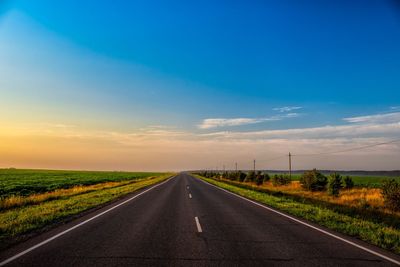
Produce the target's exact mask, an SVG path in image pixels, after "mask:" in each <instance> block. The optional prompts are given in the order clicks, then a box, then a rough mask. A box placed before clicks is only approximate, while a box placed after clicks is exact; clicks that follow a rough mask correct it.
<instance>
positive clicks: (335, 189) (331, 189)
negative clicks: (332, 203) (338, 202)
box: [328, 173, 343, 197]
mask: <svg viewBox="0 0 400 267" xmlns="http://www.w3.org/2000/svg"><path fill="white" fill-rule="evenodd" d="M342 188H343V185H342V176H340V174H338V173H332V174H331V175H330V176H329V183H328V193H329V194H330V195H332V196H335V197H338V196H339V193H340V189H342Z"/></svg>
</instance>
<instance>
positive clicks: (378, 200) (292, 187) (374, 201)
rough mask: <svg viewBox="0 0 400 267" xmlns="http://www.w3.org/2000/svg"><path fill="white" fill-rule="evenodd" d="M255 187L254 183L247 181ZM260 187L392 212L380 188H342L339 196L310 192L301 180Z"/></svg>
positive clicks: (269, 183) (268, 183)
mask: <svg viewBox="0 0 400 267" xmlns="http://www.w3.org/2000/svg"><path fill="white" fill-rule="evenodd" d="M245 184H248V185H251V186H254V187H257V186H256V185H254V184H252V183H245ZM259 188H265V189H268V190H270V191H276V192H278V191H281V192H284V193H287V194H291V195H297V196H303V197H306V198H312V199H318V200H322V201H326V202H330V203H335V204H340V205H346V206H352V207H360V206H371V207H375V208H379V209H382V210H385V211H387V212H390V211H388V210H386V209H385V207H384V203H383V197H382V193H381V189H379V188H353V189H342V190H341V191H340V194H339V196H338V197H334V196H331V195H328V194H327V193H326V192H310V191H306V190H304V189H303V188H302V187H301V185H300V183H299V181H293V182H292V183H290V184H289V185H282V186H273V185H272V183H271V182H267V183H264V184H263V185H261V186H259Z"/></svg>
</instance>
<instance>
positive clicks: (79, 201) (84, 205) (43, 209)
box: [0, 169, 172, 249]
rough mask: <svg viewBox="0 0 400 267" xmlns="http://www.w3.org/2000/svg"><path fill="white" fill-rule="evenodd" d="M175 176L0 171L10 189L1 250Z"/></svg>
mask: <svg viewBox="0 0 400 267" xmlns="http://www.w3.org/2000/svg"><path fill="white" fill-rule="evenodd" d="M4 174H5V175H4ZM171 175H172V174H170V173H130V172H79V171H47V170H46V171H42V170H39V171H35V170H9V169H7V170H0V180H1V185H2V186H3V185H4V188H6V189H4V188H3V187H2V190H3V191H2V194H1V195H0V244H2V245H1V246H0V249H2V248H5V247H6V246H8V245H9V244H12V243H14V242H16V241H18V240H21V239H23V238H24V237H25V236H26V235H27V234H31V233H33V232H36V231H40V230H41V229H43V228H44V227H47V226H50V225H52V224H54V223H57V222H61V221H64V220H68V219H69V218H72V217H74V215H75V216H77V215H78V214H80V213H82V212H83V211H87V210H89V209H92V208H95V207H98V206H99V205H102V204H105V203H107V202H110V201H112V200H115V199H117V198H120V197H122V196H124V195H127V194H129V193H131V192H134V191H136V190H138V189H141V188H143V187H146V186H149V185H152V184H155V183H158V182H161V181H163V180H166V179H167V178H168V177H170V176H171ZM35 180H37V185H38V186H37V187H35V183H34V181H35ZM24 181H25V183H24ZM46 186H47V187H46ZM28 188H29V190H28ZM45 188H47V189H45ZM18 189H20V190H18ZM45 190H47V191H45ZM4 191H6V192H7V193H3V192H4ZM11 192H12V194H11Z"/></svg>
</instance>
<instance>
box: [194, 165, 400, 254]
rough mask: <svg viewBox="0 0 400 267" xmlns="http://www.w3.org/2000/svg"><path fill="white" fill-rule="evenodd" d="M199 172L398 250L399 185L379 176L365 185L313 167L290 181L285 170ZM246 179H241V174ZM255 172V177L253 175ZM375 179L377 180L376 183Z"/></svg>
mask: <svg viewBox="0 0 400 267" xmlns="http://www.w3.org/2000/svg"><path fill="white" fill-rule="evenodd" d="M257 174H258V175H259V176H258V177H261V176H263V177H264V179H263V181H262V183H261V182H260V180H261V179H259V180H257V179H255V180H254V181H253V182H252V181H250V179H247V176H248V175H249V174H248V173H245V172H241V171H238V172H231V173H230V174H225V175H224V174H221V173H216V172H201V173H198V174H197V176H198V177H199V178H201V179H203V180H206V181H207V182H209V183H212V184H215V185H217V186H220V187H222V188H224V189H227V190H230V191H232V192H234V193H237V194H239V195H242V196H245V197H247V198H251V199H254V200H257V201H259V202H261V203H264V204H267V205H269V206H272V207H275V208H277V209H280V210H283V211H285V212H288V213H290V214H293V215H295V216H298V217H301V218H304V219H307V220H310V221H312V222H315V223H318V224H320V225H322V226H325V227H328V228H330V229H333V230H336V231H339V232H342V233H344V234H348V235H351V236H354V237H357V238H360V239H362V240H364V241H367V242H370V243H372V244H374V245H377V246H380V247H382V248H384V249H388V250H391V251H394V252H396V253H398V254H400V183H399V182H398V180H397V179H384V180H381V181H380V183H379V186H375V187H370V186H369V187H363V186H360V184H359V183H356V182H355V181H354V180H353V177H350V176H345V177H343V176H341V175H340V174H338V173H331V174H330V175H328V176H325V175H324V174H322V173H320V172H319V171H317V170H315V169H314V170H310V171H306V172H305V173H304V174H303V175H298V176H297V177H294V178H295V179H292V180H291V179H290V177H289V175H285V174H272V175H270V174H267V173H262V172H258V173H257ZM244 176H245V178H244V179H243V178H241V177H244ZM251 176H253V175H251ZM374 182H376V180H375V181H374Z"/></svg>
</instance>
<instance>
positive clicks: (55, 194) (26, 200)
mask: <svg viewBox="0 0 400 267" xmlns="http://www.w3.org/2000/svg"><path fill="white" fill-rule="evenodd" d="M138 181H140V180H135V181H122V182H106V183H99V184H95V185H88V186H74V187H72V188H68V189H58V190H55V191H51V192H46V193H42V194H34V195H30V196H27V197H24V196H11V197H8V198H4V199H0V210H5V209H11V208H17V207H21V206H25V205H34V204H40V203H42V202H45V201H49V200H54V199H60V198H63V197H70V196H74V195H79V194H83V193H89V192H93V191H98V190H103V189H107V188H113V187H117V186H123V185H127V184H130V183H136V182H138Z"/></svg>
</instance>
